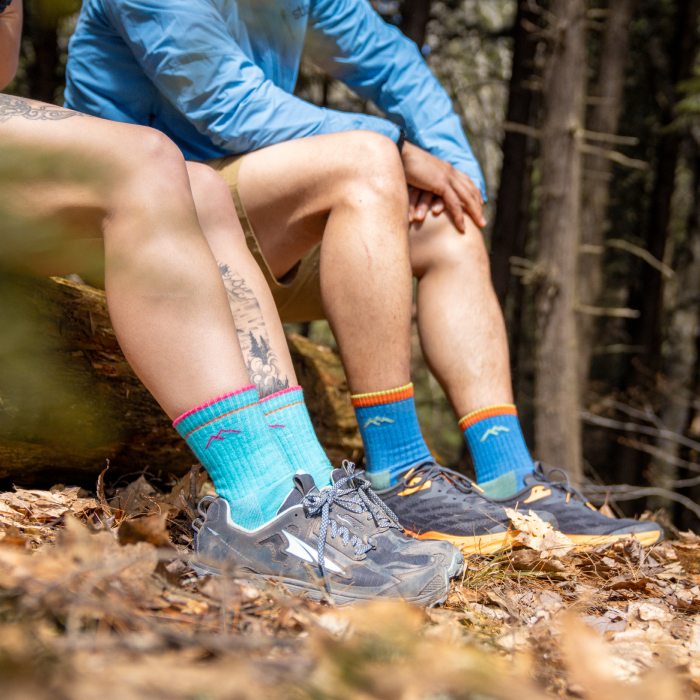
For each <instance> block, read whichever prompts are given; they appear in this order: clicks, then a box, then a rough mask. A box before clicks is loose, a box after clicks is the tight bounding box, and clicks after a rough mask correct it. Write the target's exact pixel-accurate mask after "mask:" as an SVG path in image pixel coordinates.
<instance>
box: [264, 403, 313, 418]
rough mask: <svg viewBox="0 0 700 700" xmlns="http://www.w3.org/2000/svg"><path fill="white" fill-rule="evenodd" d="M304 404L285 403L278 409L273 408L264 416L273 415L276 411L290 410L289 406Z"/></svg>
mask: <svg viewBox="0 0 700 700" xmlns="http://www.w3.org/2000/svg"><path fill="white" fill-rule="evenodd" d="M302 403H304V402H303V401H294V402H293V403H286V404H284V406H280V407H279V408H273V409H272V410H271V411H268V412H267V413H266V414H265V416H271V415H272V414H273V413H277V411H284V409H285V408H290V407H291V406H298V405H299V404H302Z"/></svg>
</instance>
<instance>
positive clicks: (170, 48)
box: [65, 0, 486, 196]
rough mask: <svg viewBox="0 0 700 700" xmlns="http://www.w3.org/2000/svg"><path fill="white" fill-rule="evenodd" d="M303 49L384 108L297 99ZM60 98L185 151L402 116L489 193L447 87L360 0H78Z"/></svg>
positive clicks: (415, 137)
mask: <svg viewBox="0 0 700 700" xmlns="http://www.w3.org/2000/svg"><path fill="white" fill-rule="evenodd" d="M303 49H305V51H306V55H307V56H308V57H309V58H310V59H311V60H312V61H313V62H314V63H315V64H317V65H318V66H319V67H320V68H322V69H323V70H325V71H326V72H327V73H328V74H330V75H331V76H333V77H334V78H338V79H339V80H342V81H343V82H344V83H345V84H347V85H348V86H349V87H351V88H352V89H353V90H354V91H355V92H356V93H357V94H359V95H360V96H361V97H363V98H365V99H370V100H373V101H374V103H375V104H376V105H377V106H378V107H379V109H380V110H381V111H382V112H383V113H384V114H385V115H386V116H387V119H382V118H378V117H373V116H369V115H365V114H355V113H347V112H339V111H335V110H331V109H324V108H321V107H317V106H315V105H312V104H310V103H308V102H305V101H303V100H300V99H299V98H297V97H294V95H293V94H292V93H293V91H294V87H295V85H296V81H297V77H298V73H299V64H300V61H301V55H302V50H303ZM65 99H66V106H68V107H70V108H72V109H76V110H80V111H83V112H87V113H88V114H93V115H98V116H101V117H105V118H107V119H113V120H116V121H125V122H132V123H135V124H145V125H149V126H153V127H155V128H157V129H160V130H161V131H163V132H164V133H165V134H167V135H168V136H170V138H172V139H173V141H175V143H177V144H178V146H179V147H180V148H181V149H182V151H183V153H184V155H185V157H186V158H189V159H192V160H206V159H208V158H216V157H219V156H223V155H229V154H242V153H247V152H249V151H253V150H257V149H259V148H263V147H265V146H270V145H272V144H276V143H280V142H283V141H289V140H291V139H295V138H300V137H304V136H312V135H315V134H328V133H335V132H339V131H349V130H354V129H369V130H371V131H375V132H378V133H380V134H384V135H386V136H388V137H390V138H392V139H393V140H397V138H398V132H399V128H398V127H399V126H400V127H401V128H403V129H404V130H405V132H406V134H407V137H408V139H409V140H410V141H412V142H413V143H415V144H417V145H419V146H421V147H422V148H424V149H426V150H428V151H430V152H431V153H433V154H435V155H436V156H438V157H440V158H442V159H443V160H446V161H448V162H449V163H451V164H452V165H454V166H455V167H456V168H458V169H460V170H462V171H463V172H465V173H466V174H467V175H469V176H470V177H471V178H472V180H473V181H474V183H475V184H476V185H477V186H478V187H479V188H480V189H481V191H482V193H483V194H484V196H486V193H485V187H484V179H483V175H482V173H481V169H480V168H479V164H478V162H477V161H476V159H475V157H474V154H473V153H472V150H471V148H470V146H469V142H468V141H467V138H466V136H465V135H464V131H463V130H462V127H461V124H460V121H459V118H458V117H457V115H456V114H455V112H454V110H453V109H452V104H451V102H450V99H449V97H448V95H447V93H446V92H445V91H444V90H443V88H442V87H441V86H440V84H439V83H438V82H437V80H436V79H435V77H434V76H433V75H432V73H431V72H430V70H429V68H428V67H427V65H426V63H425V62H424V61H423V58H422V56H421V55H420V52H419V51H418V49H417V47H416V46H415V44H414V43H413V42H411V41H410V40H408V39H406V38H405V37H404V36H403V35H402V34H401V32H400V31H399V30H398V29H396V28H395V27H392V26H390V25H388V24H386V23H385V22H384V21H383V20H382V19H381V17H380V16H379V15H378V14H377V13H376V12H375V11H374V9H373V8H372V7H371V5H370V4H369V2H368V0H310V1H309V0H306V1H305V0H83V7H82V11H81V13H80V18H79V20H78V25H77V27H76V30H75V33H74V35H73V37H72V39H71V42H70V49H69V58H68V66H67V87H66V93H65ZM397 125H398V126H397Z"/></svg>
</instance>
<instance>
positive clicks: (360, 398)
mask: <svg viewBox="0 0 700 700" xmlns="http://www.w3.org/2000/svg"><path fill="white" fill-rule="evenodd" d="M351 398H352V405H353V407H354V408H355V415H356V417H357V423H358V425H359V426H360V435H362V441H363V442H364V445H365V462H366V469H367V476H368V477H369V479H370V480H371V482H372V485H373V486H374V487H375V488H377V489H384V488H388V487H389V486H393V485H394V484H396V482H397V479H398V477H399V475H400V474H402V473H403V472H405V471H406V470H408V469H410V468H411V467H415V466H416V465H417V464H420V463H421V462H427V461H429V460H432V459H433V457H432V455H431V454H430V450H429V449H428V446H427V445H426V444H425V440H424V439H423V434H422V433H421V430H420V425H419V424H418V416H417V414H416V403H415V401H414V399H413V384H406V385H405V386H400V387H397V388H396V389H389V390H388V391H375V392H372V393H370V394H355V395H354V396H352V397H351Z"/></svg>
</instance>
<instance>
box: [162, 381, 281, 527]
mask: <svg viewBox="0 0 700 700" xmlns="http://www.w3.org/2000/svg"><path fill="white" fill-rule="evenodd" d="M173 426H174V427H175V428H176V429H177V431H178V432H179V433H180V435H182V437H183V438H185V440H186V441H187V444H188V445H189V447H190V449H191V450H192V451H193V452H194V453H195V455H196V456H197V458H198V459H199V461H200V462H201V463H202V465H203V466H204V468H205V469H206V470H207V472H209V476H210V477H211V480H212V481H213V482H214V487H215V488H216V491H217V493H218V494H219V496H221V497H222V498H224V499H226V500H227V501H228V502H229V504H230V505H231V517H232V518H233V520H234V522H235V523H236V524H238V525H240V526H241V527H244V528H246V529H248V530H253V529H255V528H258V527H260V526H261V525H264V524H265V523H267V522H269V521H270V520H272V518H274V517H275V515H276V514H277V510H278V509H279V507H280V506H281V505H282V502H283V501H284V499H285V498H286V496H287V494H288V493H289V492H290V491H291V490H292V488H293V487H294V484H293V483H292V476H293V474H294V469H292V467H291V466H290V465H289V463H288V462H287V458H286V457H285V455H284V452H283V451H282V450H281V449H280V447H279V445H278V444H277V442H276V441H275V440H273V439H271V436H270V431H269V429H268V427H267V423H266V422H265V416H264V414H263V412H262V409H261V408H260V406H259V404H258V392H257V391H256V389H255V387H254V386H250V387H245V388H244V389H241V390H239V391H235V392H233V393H231V394H226V395H224V396H221V397H218V398H216V399H213V400H212V401H210V402H209V403H206V404H204V405H202V406H198V407H197V408H194V409H192V410H191V411H188V412H187V413H183V415H181V416H180V417H179V418H177V419H176V420H175V421H174V422H173Z"/></svg>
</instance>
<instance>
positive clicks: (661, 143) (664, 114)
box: [632, 0, 700, 374]
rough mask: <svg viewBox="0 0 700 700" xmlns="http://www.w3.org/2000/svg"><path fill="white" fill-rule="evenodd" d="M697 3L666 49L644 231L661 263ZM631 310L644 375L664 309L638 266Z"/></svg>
mask: <svg viewBox="0 0 700 700" xmlns="http://www.w3.org/2000/svg"><path fill="white" fill-rule="evenodd" d="M699 12H700V0H680V2H679V3H678V11H677V15H676V31H675V35H674V37H673V40H672V41H673V43H672V45H671V46H670V47H669V49H668V55H669V56H670V62H671V65H670V69H669V70H668V71H667V77H666V80H667V84H666V86H665V88H666V89H665V94H664V95H663V96H662V108H661V114H660V124H659V131H660V136H659V140H658V145H657V147H656V168H655V171H654V185H653V189H652V193H651V206H650V210H649V212H650V213H649V221H648V224H647V231H646V248H647V250H648V251H649V252H650V253H651V254H652V255H653V256H654V257H655V258H657V259H659V260H663V259H664V256H665V253H666V245H667V241H668V234H669V224H670V221H671V205H672V199H673V193H674V191H675V188H676V168H677V165H678V155H679V148H680V143H681V134H680V133H679V130H678V129H675V128H673V127H672V123H673V121H674V119H675V118H676V105H677V103H678V100H679V94H678V83H679V82H680V81H682V80H685V79H687V78H689V77H690V76H691V74H692V69H693V63H694V60H695V55H696V52H697V45H698V32H697V26H698V13H699ZM636 303H638V304H639V306H638V307H637V306H636V305H635V308H639V309H640V310H641V315H640V318H639V322H638V323H637V324H635V326H636V327H635V329H634V339H633V341H632V342H633V344H634V345H639V346H641V347H642V348H643V352H642V360H643V364H644V367H645V369H646V371H647V372H649V373H652V374H653V373H654V372H655V371H657V370H658V368H659V365H660V360H661V342H662V330H661V318H662V310H663V277H662V276H661V274H660V272H659V271H658V270H656V269H654V268H653V267H651V266H649V265H645V266H644V267H643V268H642V273H641V277H640V284H639V287H638V294H637V299H636V300H635V304H636Z"/></svg>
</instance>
